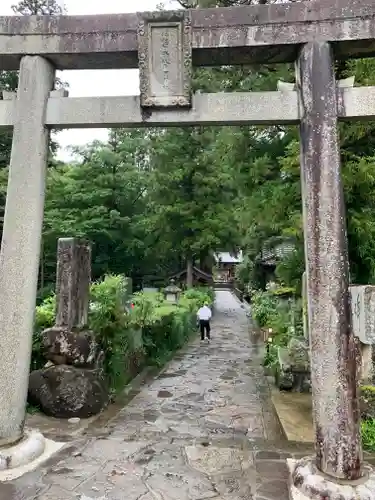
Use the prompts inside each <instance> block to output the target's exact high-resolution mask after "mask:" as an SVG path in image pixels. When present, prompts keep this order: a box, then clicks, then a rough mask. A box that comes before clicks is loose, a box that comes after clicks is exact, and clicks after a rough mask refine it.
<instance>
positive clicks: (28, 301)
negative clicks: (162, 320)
mask: <svg viewBox="0 0 375 500" xmlns="http://www.w3.org/2000/svg"><path fill="white" fill-rule="evenodd" d="M54 75H55V72H54V69H53V67H52V66H51V65H50V63H49V62H48V61H46V60H45V59H44V58H42V57H39V56H25V57H23V58H22V60H21V64H20V73H19V85H18V94H17V100H16V105H15V120H14V131H13V144H12V154H11V162H10V169H9V180H8V191H7V199H6V207H5V217H4V228H3V239H2V244H1V254H0V328H1V334H0V353H1V377H0V446H9V445H12V444H14V443H16V442H18V441H19V440H20V439H21V438H22V437H23V426H24V421H25V409H26V399H27V390H28V381H29V368H30V357H31V346H32V332H33V322H34V314H35V302H36V291H37V281H38V269H39V257H40V246H41V233H42V223H43V210H44V190H45V177H46V164H47V154H48V137H49V133H48V130H47V129H46V127H45V126H44V123H45V112H46V107H47V100H48V97H49V93H50V91H51V90H52V88H53V83H54ZM39 437H40V435H39ZM39 441H40V440H39ZM38 446H39V448H41V443H39V445H38ZM29 451H30V450H29ZM24 452H25V451H24ZM32 452H33V458H35V454H36V451H35V449H34V450H32ZM25 453H26V455H27V451H26V452H25ZM4 454H6V455H7V456H8V457H9V456H10V462H11V454H10V455H9V453H8V454H7V453H6V452H2V450H1V449H0V462H1V461H2V460H1V459H2V458H3V455H4ZM27 458H28V457H27V456H25V457H24V460H25V461H27ZM29 458H30V457H29ZM8 462H9V460H8ZM16 465H19V464H15V463H14V464H12V463H11V464H10V465H8V466H10V467H11V466H16ZM0 468H2V466H1V463H0Z"/></svg>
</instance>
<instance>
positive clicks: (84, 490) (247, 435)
mask: <svg viewBox="0 0 375 500" xmlns="http://www.w3.org/2000/svg"><path fill="white" fill-rule="evenodd" d="M216 308H217V313H216V314H215V316H214V320H213V325H212V342H211V344H210V345H206V344H205V345H201V344H200V342H199V340H198V339H197V340H194V341H193V342H192V343H191V345H189V346H188V347H187V348H186V349H185V350H184V352H182V353H179V354H178V355H177V356H176V357H175V359H174V360H173V361H172V362H171V363H170V364H169V365H168V366H167V368H166V369H165V370H164V371H163V372H162V373H161V374H160V375H159V376H158V377H157V378H156V379H155V380H153V382H152V383H150V384H149V385H148V386H146V387H144V388H143V389H142V390H141V391H140V393H139V394H138V395H137V396H135V397H134V399H133V400H132V401H131V402H130V403H129V404H128V405H127V406H126V407H125V408H123V409H122V410H121V411H120V413H119V414H118V415H117V416H116V418H115V419H113V420H112V421H111V422H110V423H109V424H108V425H107V426H106V427H104V428H102V429H100V430H99V432H98V431H97V432H96V433H95V434H96V436H94V435H90V433H88V434H87V436H86V438H85V439H83V438H82V439H81V440H80V441H79V442H77V443H74V444H73V445H72V444H70V449H69V450H65V451H63V452H62V453H61V454H60V455H59V456H57V457H54V459H53V460H52V461H50V462H49V463H48V464H45V466H44V467H43V468H41V469H39V470H37V471H35V472H33V473H32V474H29V475H27V476H24V477H22V478H20V479H19V480H17V481H14V482H12V483H6V484H2V485H0V500H31V499H33V500H68V499H81V500H94V499H97V500H99V499H101V500H120V499H121V500H124V499H125V498H126V499H127V500H141V499H142V500H205V499H215V500H245V499H246V500H287V499H288V491H287V468H286V462H285V461H286V458H288V457H295V456H296V457H297V456H300V455H301V453H302V455H305V454H306V452H303V450H301V449H300V448H299V447H298V445H295V446H294V445H291V444H290V443H289V444H288V447H287V448H288V449H287V450H286V449H285V445H286V443H285V442H284V443H282V442H281V441H280V440H281V439H282V434H281V429H280V427H279V424H278V421H277V418H276V417H275V414H274V411H273V407H272V403H271V400H270V392H269V386H268V383H267V380H266V378H265V377H264V374H263V369H262V366H261V360H262V348H261V347H260V345H259V344H258V342H257V339H256V336H255V335H254V334H252V333H251V332H250V328H249V321H248V318H247V317H246V312H245V310H244V309H243V307H241V304H240V303H239V302H238V301H237V299H236V298H235V297H234V296H233V295H231V293H230V292H227V291H218V292H217V300H216ZM266 439H268V440H269V441H266Z"/></svg>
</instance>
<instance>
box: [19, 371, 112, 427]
mask: <svg viewBox="0 0 375 500" xmlns="http://www.w3.org/2000/svg"><path fill="white" fill-rule="evenodd" d="M28 399H29V402H30V403H31V404H33V405H35V406H38V407H40V408H41V410H42V411H43V412H44V413H46V415H51V416H53V417H56V418H71V417H79V418H88V417H90V416H92V415H96V414H97V413H99V412H100V411H101V410H102V409H103V407H104V406H105V405H106V404H107V401H108V389H107V387H106V384H105V382H104V381H103V379H102V377H101V373H100V370H88V369H83V368H75V367H73V366H67V365H59V366H51V367H49V368H45V369H42V370H35V371H34V372H32V373H31V375H30V382H29V397H28Z"/></svg>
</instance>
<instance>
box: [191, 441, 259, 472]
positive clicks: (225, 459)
mask: <svg viewBox="0 0 375 500" xmlns="http://www.w3.org/2000/svg"><path fill="white" fill-rule="evenodd" d="M185 452H186V456H187V458H188V462H189V464H190V466H191V467H193V468H194V469H197V470H199V471H200V472H203V473H204V474H207V475H211V474H215V473H217V472H218V471H220V472H221V473H226V472H231V471H233V470H239V471H241V470H243V471H246V470H248V469H250V467H251V466H252V465H253V456H252V453H250V452H249V451H248V450H236V449H231V448H216V447H215V446H210V447H208V448H207V447H204V446H187V447H185Z"/></svg>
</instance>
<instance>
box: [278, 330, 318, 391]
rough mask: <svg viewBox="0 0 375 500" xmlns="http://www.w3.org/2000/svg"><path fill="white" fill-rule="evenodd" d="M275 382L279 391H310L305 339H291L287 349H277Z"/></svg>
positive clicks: (307, 348) (307, 347)
mask: <svg viewBox="0 0 375 500" xmlns="http://www.w3.org/2000/svg"><path fill="white" fill-rule="evenodd" d="M275 380H276V385H277V387H278V388H279V389H280V390H294V391H297V392H309V391H310V387H311V384H310V359H309V345H308V340H307V339H306V338H292V339H291V340H290V342H289V344H288V346H287V347H279V349H278V366H277V367H276V373H275Z"/></svg>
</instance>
